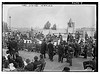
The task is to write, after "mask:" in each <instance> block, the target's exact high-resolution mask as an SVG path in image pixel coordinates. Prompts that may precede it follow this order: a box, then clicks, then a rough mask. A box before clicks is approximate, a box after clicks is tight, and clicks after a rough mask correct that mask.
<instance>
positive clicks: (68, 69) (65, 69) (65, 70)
mask: <svg viewBox="0 0 100 74" xmlns="http://www.w3.org/2000/svg"><path fill="white" fill-rule="evenodd" d="M62 72H70V68H69V67H64V69H63V70H62Z"/></svg>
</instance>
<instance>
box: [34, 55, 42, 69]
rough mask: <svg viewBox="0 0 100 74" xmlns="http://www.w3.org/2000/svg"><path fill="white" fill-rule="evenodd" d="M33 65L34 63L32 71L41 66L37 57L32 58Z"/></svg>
mask: <svg viewBox="0 0 100 74" xmlns="http://www.w3.org/2000/svg"><path fill="white" fill-rule="evenodd" d="M33 63H34V69H33V70H35V69H36V68H37V67H38V65H41V62H40V61H39V60H38V57H37V56H35V57H34V62H33Z"/></svg>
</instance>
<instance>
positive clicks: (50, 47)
mask: <svg viewBox="0 0 100 74" xmlns="http://www.w3.org/2000/svg"><path fill="white" fill-rule="evenodd" d="M53 51H54V48H53V44H51V43H49V44H48V54H49V59H50V60H51V61H53Z"/></svg>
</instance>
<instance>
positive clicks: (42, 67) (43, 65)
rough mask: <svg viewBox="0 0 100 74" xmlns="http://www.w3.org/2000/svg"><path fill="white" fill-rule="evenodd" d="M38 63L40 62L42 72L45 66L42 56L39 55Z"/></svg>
mask: <svg viewBox="0 0 100 74" xmlns="http://www.w3.org/2000/svg"><path fill="white" fill-rule="evenodd" d="M39 61H40V62H41V71H43V70H44V67H45V65H46V62H45V60H44V58H43V55H40V60H39Z"/></svg>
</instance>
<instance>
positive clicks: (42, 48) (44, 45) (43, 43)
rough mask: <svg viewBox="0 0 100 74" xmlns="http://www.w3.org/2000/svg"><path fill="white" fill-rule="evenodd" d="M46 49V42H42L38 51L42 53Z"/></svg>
mask: <svg viewBox="0 0 100 74" xmlns="http://www.w3.org/2000/svg"><path fill="white" fill-rule="evenodd" d="M46 50H47V44H46V42H42V44H41V51H40V53H41V54H44V53H45V52H46Z"/></svg>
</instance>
